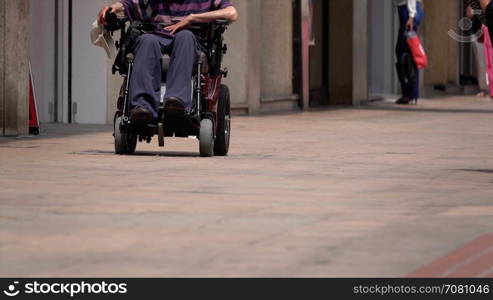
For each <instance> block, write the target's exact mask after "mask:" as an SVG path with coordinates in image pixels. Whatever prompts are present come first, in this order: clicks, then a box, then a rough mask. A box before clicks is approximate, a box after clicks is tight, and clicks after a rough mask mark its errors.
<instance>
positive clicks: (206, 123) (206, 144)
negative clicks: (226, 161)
mask: <svg viewBox="0 0 493 300" xmlns="http://www.w3.org/2000/svg"><path fill="white" fill-rule="evenodd" d="M200 156H202V157H212V156H214V124H213V123H212V120H211V119H203V120H202V121H201V122H200Z"/></svg>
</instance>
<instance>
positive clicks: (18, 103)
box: [0, 0, 30, 136]
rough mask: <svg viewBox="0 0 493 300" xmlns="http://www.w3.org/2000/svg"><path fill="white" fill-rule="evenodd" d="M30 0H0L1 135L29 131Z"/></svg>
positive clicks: (26, 132)
mask: <svg viewBox="0 0 493 300" xmlns="http://www.w3.org/2000/svg"><path fill="white" fill-rule="evenodd" d="M29 4H30V3H29V0H16V1H11V0H0V24H1V25H0V48H2V50H1V51H2V52H1V53H0V57H1V59H0V82H1V83H0V107H1V109H0V135H7V136H19V135H27V134H28V132H29V126H28V121H29V110H28V84H29V81H28V78H29V76H28V73H29V66H28V59H27V58H28V48H29V22H28V21H26V16H29V14H30V5H29Z"/></svg>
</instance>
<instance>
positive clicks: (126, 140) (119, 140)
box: [114, 116, 137, 155]
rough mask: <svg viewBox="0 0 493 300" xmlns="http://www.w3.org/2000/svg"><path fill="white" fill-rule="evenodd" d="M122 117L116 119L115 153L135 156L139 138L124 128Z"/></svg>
mask: <svg viewBox="0 0 493 300" xmlns="http://www.w3.org/2000/svg"><path fill="white" fill-rule="evenodd" d="M121 123H122V116H119V117H117V118H115V127H114V129H115V153H116V154H120V155H125V154H133V153H134V152H135V149H136V148H137V136H136V135H132V134H131V133H130V132H129V131H128V130H126V129H124V128H122V126H121Z"/></svg>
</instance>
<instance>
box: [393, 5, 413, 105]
mask: <svg viewBox="0 0 493 300" xmlns="http://www.w3.org/2000/svg"><path fill="white" fill-rule="evenodd" d="M398 12H399V21H400V26H399V34H398V39H397V45H396V48H395V54H396V56H397V60H398V61H400V60H401V57H402V56H403V54H404V53H409V46H408V45H407V40H406V23H407V21H408V19H409V11H408V9H407V6H406V5H401V6H399V7H398ZM400 83H401V90H402V97H401V98H400V99H398V100H397V102H396V103H397V104H408V103H409V101H411V97H412V96H413V86H412V85H409V84H408V83H406V82H403V81H402V80H401V82H400Z"/></svg>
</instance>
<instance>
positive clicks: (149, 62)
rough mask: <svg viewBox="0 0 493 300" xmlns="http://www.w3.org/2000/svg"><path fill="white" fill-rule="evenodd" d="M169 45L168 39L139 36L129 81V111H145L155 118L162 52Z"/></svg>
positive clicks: (159, 87) (159, 93)
mask: <svg viewBox="0 0 493 300" xmlns="http://www.w3.org/2000/svg"><path fill="white" fill-rule="evenodd" d="M170 44H171V40H170V39H166V38H164V37H161V36H158V35H154V34H143V35H141V36H140V37H139V38H138V39H137V42H136V45H135V60H134V68H133V71H132V77H131V80H130V98H129V99H130V109H131V110H135V109H145V110H147V111H148V112H149V113H150V114H151V115H152V118H153V119H156V118H157V114H158V107H159V102H160V96H161V58H162V56H163V54H162V51H163V50H164V48H165V47H167V46H169V45H170Z"/></svg>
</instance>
